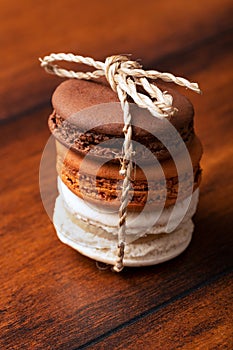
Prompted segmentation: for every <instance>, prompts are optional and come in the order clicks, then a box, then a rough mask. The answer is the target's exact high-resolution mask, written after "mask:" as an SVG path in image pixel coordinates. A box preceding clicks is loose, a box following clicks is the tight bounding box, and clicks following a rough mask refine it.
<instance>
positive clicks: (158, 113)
mask: <svg viewBox="0 0 233 350" xmlns="http://www.w3.org/2000/svg"><path fill="white" fill-rule="evenodd" d="M58 61H66V62H76V63H81V64H86V65H88V66H92V67H94V68H95V69H96V70H94V71H93V72H75V71H72V70H66V69H64V68H61V67H59V66H58V65H57V64H54V62H58ZM40 62H41V67H43V68H44V69H45V70H46V71H47V72H48V73H50V74H55V75H58V76H60V77H66V78H76V79H97V78H99V77H101V76H105V77H106V79H107V81H108V82H109V84H110V86H111V88H112V90H113V91H115V92H116V93H117V95H118V98H119V100H120V103H121V107H122V110H123V117H124V128H123V132H124V136H125V140H124V144H123V154H122V158H121V168H120V170H119V172H120V175H122V176H123V177H124V180H123V184H122V191H121V205H120V209H119V223H118V227H119V231H118V249H117V260H116V264H115V266H114V271H116V272H120V271H121V270H122V269H123V267H124V264H123V258H124V248H125V236H126V218H127V206H128V203H129V191H130V184H131V172H132V169H133V155H134V151H133V145H132V126H131V114H130V110H129V102H128V97H131V98H132V100H133V101H134V102H135V103H136V104H137V105H138V106H139V107H142V108H146V109H148V110H149V111H150V113H151V114H152V115H153V116H155V117H157V118H160V119H162V118H166V117H168V116H170V115H173V114H174V113H176V111H177V110H176V108H174V107H173V106H172V102H173V100H172V96H171V95H169V94H168V93H167V92H166V91H161V90H160V89H159V87H157V86H156V85H155V80H157V79H161V80H163V81H165V82H173V83H175V84H177V85H180V86H184V87H186V88H187V89H190V90H193V91H195V92H197V93H200V92H201V90H200V89H199V86H198V84H197V83H191V82H189V81H188V80H187V79H185V78H182V77H176V76H174V75H173V74H171V73H162V72H159V71H156V70H149V71H145V70H143V69H142V66H141V65H140V64H139V63H138V62H137V61H131V60H129V58H128V56H123V55H113V56H110V57H107V58H106V60H105V62H101V61H95V60H94V59H93V58H91V57H83V56H78V55H74V54H72V53H69V54H64V53H58V54H54V53H52V54H50V55H49V56H45V57H44V58H43V59H40ZM139 87H140V88H141V89H140V91H139V89H138V88H139ZM141 90H142V91H143V92H141Z"/></svg>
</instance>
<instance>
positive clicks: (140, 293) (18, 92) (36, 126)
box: [0, 0, 233, 350]
mask: <svg viewBox="0 0 233 350" xmlns="http://www.w3.org/2000/svg"><path fill="white" fill-rule="evenodd" d="M232 7H233V6H232V1H230V0H202V1H198V0H197V1H185V0H173V1H171V0H167V1H164V0H154V1H150V0H146V1H131V0H129V1H123V0H118V1H117V2H110V1H107V0H102V1H99V2H97V1H77V0H69V1H62V0H57V1H49V0H46V1H45V0H40V1H37V2H36V1H35V2H34V1H32V0H31V1H30V0H28V1H27V0H22V1H19V2H16V1H9V0H8V1H6V0H2V1H1V14H0V16H1V18H0V28H1V44H0V47H1V66H0V77H1V85H0V119H1V122H0V123H1V124H0V144H1V147H0V157H1V158H0V159H1V167H0V184H1V190H0V191H1V192H0V211H1V220H0V240H1V241H0V253H1V254H0V349H17V350H18V349H20V350H21V349H30V350H31V349H53V350H54V349H59V350H62V349H64V350H67V349H69V350H71V349H86V348H88V349H161V350H163V349H232V348H233V343H232V327H233V324H232V314H233V309H232V292H233V291H232V285H233V283H232V260H233V259H232V256H233V254H232V231H233V229H232V227H233V225H232V217H233V209H232V208H233V195H232V193H233V185H232V183H233V182H232V178H233V164H232V159H233V146H232V130H233V127H232V105H233V102H232V101H233V98H232V94H233V89H232V81H233V69H232V61H233V60H232V58H233V55H232V51H233V50H232V48H233V45H232V44H233V40H232V39H233V32H232V17H233V16H232V15H233V11H232V10H233V8H232ZM51 52H73V53H77V54H82V55H88V56H93V57H94V58H95V59H99V60H102V59H104V58H105V57H106V56H107V55H111V54H115V53H131V54H132V57H133V58H134V59H137V58H141V59H142V63H143V65H144V67H145V68H154V69H158V70H161V71H171V72H173V73H174V74H176V75H180V76H185V77H187V78H188V79H190V80H192V81H198V82H199V84H200V86H201V88H202V90H203V95H202V96H198V95H196V94H194V93H189V92H187V95H188V96H189V98H190V99H191V100H192V102H193V104H194V105H195V110H196V117H195V128H196V132H197V134H198V135H199V136H200V138H201V140H202V143H203V146H204V156H203V159H202V168H203V181H202V184H201V196H200V203H199V207H198V212H197V214H196V215H195V218H194V221H195V225H196V227H195V234H194V237H193V240H192V243H191V245H190V247H189V248H188V249H187V250H186V251H185V252H184V253H183V254H182V255H181V256H179V257H178V258H176V259H174V260H172V261H170V262H167V263H164V264H161V265H158V266H152V267H147V268H138V269H136V268H125V270H124V271H123V272H122V273H121V274H114V273H112V272H111V271H109V270H107V271H99V270H98V269H97V268H96V267H95V263H94V262H93V261H91V260H89V259H88V258H85V257H83V256H81V255H79V254H78V253H77V252H75V251H74V250H72V249H71V248H69V247H67V246H65V245H63V244H61V243H60V242H59V241H58V239H57V237H56V234H55V232H54V229H53V226H52V224H51V222H50V220H49V218H48V216H47V214H46V212H45V210H44V208H43V205H42V202H41V198H40V190H39V164H40V159H41V155H42V152H43V149H44V147H45V144H46V142H47V140H48V138H49V132H48V129H47V125H46V120H47V117H48V115H49V113H50V111H51V106H50V98H51V94H52V92H53V90H54V88H55V87H56V86H57V85H58V84H59V83H60V81H61V80H60V79H59V78H57V77H52V76H49V75H47V74H46V73H45V72H44V71H43V70H42V69H41V68H40V67H39V62H38V57H43V56H44V55H46V54H49V53H51ZM47 186H48V188H51V196H52V189H53V187H54V176H53V173H52V172H51V176H48V178H47Z"/></svg>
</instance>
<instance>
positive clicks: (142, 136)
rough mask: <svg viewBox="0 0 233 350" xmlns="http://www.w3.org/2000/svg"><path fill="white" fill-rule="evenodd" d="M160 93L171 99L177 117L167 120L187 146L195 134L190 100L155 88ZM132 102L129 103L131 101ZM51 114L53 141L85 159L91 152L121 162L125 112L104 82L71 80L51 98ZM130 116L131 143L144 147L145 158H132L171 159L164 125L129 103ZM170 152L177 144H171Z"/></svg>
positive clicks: (142, 156)
mask: <svg viewBox="0 0 233 350" xmlns="http://www.w3.org/2000/svg"><path fill="white" fill-rule="evenodd" d="M159 87H160V89H161V90H163V91H165V90H166V91H167V92H168V93H169V94H171V95H172V97H173V106H174V107H175V108H176V109H177V113H175V114H174V115H173V116H171V117H168V118H167V120H169V122H170V123H171V124H172V125H173V126H174V127H175V129H176V130H177V131H178V132H179V134H180V135H181V137H182V139H183V140H184V142H185V143H186V145H188V144H189V143H190V142H191V141H192V139H193V135H194V131H193V116H194V111H193V106H192V104H191V103H190V101H189V100H188V99H187V98H186V97H185V96H183V95H181V94H180V93H179V92H177V91H175V90H173V89H171V88H170V87H167V86H164V85H163V84H159ZM129 102H130V100H129ZM52 104H53V107H54V112H53V114H52V115H51V116H50V118H49V128H50V130H51V132H52V133H53V134H54V136H55V137H56V138H57V139H58V140H59V141H60V142H61V143H63V144H64V145H66V146H67V147H69V148H71V149H72V150H74V151H75V152H79V153H81V154H83V155H85V154H87V153H88V152H89V151H90V150H92V149H93V156H95V157H99V158H105V159H106V160H113V159H114V154H115V155H116V158H117V157H119V154H120V151H121V148H122V143H123V140H124V134H123V131H122V130H123V127H124V123H123V112H122V109H121V105H120V103H119V99H118V96H117V94H116V93H115V92H114V91H112V90H111V88H110V87H109V85H108V84H107V82H106V81H105V80H103V79H102V80H101V81H85V80H76V79H70V80H67V81H65V82H63V83H62V84H60V85H59V86H58V87H57V89H56V90H55V92H54V94H53V97H52ZM130 112H131V115H132V125H133V136H132V138H133V140H135V141H137V142H138V143H141V144H143V145H144V146H145V147H146V148H148V150H149V152H148V154H147V153H146V154H143V155H142V154H141V153H140V150H139V151H138V152H137V149H136V157H139V158H145V160H147V159H149V158H150V156H151V155H150V152H152V153H153V154H154V155H155V156H156V157H157V158H158V159H159V160H162V159H166V158H168V157H169V152H168V151H167V149H166V147H165V146H164V144H165V145H166V142H165V143H164V142H161V141H160V135H162V138H163V139H164V138H167V140H170V139H171V138H169V130H168V129H167V125H166V124H164V123H163V121H161V120H160V119H158V118H156V117H153V116H152V115H151V114H150V112H149V111H147V110H146V109H142V108H139V107H137V106H136V105H135V104H133V103H130ZM109 140H110V141H112V140H113V145H110V147H109V148H108V147H107V146H106V147H107V148H106V147H101V143H102V142H105V141H109ZM172 146H173V147H174V148H176V147H177V145H176V144H174V145H172Z"/></svg>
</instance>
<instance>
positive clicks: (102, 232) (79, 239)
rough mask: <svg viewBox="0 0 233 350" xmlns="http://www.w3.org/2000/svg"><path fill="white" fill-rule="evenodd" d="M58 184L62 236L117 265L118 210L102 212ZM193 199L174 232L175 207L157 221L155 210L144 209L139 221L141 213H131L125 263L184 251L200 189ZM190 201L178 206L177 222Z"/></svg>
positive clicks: (154, 260)
mask: <svg viewBox="0 0 233 350" xmlns="http://www.w3.org/2000/svg"><path fill="white" fill-rule="evenodd" d="M58 188H59V192H60V195H59V197H58V198H57V200H56V205H55V210H54V217H53V221H54V226H55V228H56V231H57V235H58V237H59V238H60V240H61V241H62V242H64V243H66V244H68V245H69V246H71V247H73V248H74V249H76V250H77V251H79V252H80V253H81V254H83V255H86V256H88V257H90V258H92V259H95V260H97V261H101V262H105V263H107V264H112V265H113V264H114V263H115V261H116V253H117V222H118V213H112V212H109V213H107V212H101V211H100V210H98V208H95V207H94V208H93V207H90V206H89V205H88V204H87V203H85V202H84V201H83V200H82V199H80V198H78V197H77V196H76V195H74V194H73V193H72V192H71V191H70V190H69V189H68V188H67V187H66V185H64V184H63V183H62V181H61V180H60V179H58ZM189 202H190V204H189V208H188V210H187V211H186V213H185V215H183V216H184V217H183V220H182V222H181V223H180V224H179V225H178V226H177V227H176V228H175V230H174V231H173V232H172V233H166V226H167V220H168V218H169V217H170V215H171V211H172V208H168V209H164V210H163V212H162V215H161V216H160V217H159V218H158V220H157V221H156V220H155V219H154V215H153V213H143V215H141V216H140V224H139V221H137V216H138V214H135V215H134V214H131V216H130V217H129V224H128V227H127V239H126V242H127V244H126V248H125V257H124V265H125V266H144V265H154V264H158V263H161V262H163V261H166V260H169V259H171V258H174V257H175V256H177V255H179V254H180V253H181V252H182V251H184V250H185V249H186V247H187V246H188V244H189V243H190V241H191V237H192V232H193V223H192V220H191V217H192V215H193V214H194V213H195V210H196V206H197V202H198V190H197V191H195V192H194V194H193V196H192V198H191V201H189ZM186 204H187V203H186V202H185V201H183V202H182V203H180V205H179V206H178V207H177V211H176V217H175V218H174V221H173V223H174V225H175V223H176V220H177V219H178V221H179V220H180V218H181V215H182V213H183V212H184V209H185V205H186ZM155 221H156V222H155ZM154 222H155V224H154ZM174 227H175V226H174Z"/></svg>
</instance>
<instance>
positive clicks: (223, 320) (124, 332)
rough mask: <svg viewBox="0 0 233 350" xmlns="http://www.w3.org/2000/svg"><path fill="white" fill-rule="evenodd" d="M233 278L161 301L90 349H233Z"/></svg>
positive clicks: (92, 345) (229, 277)
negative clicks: (168, 300) (164, 301)
mask: <svg viewBox="0 0 233 350" xmlns="http://www.w3.org/2000/svg"><path fill="white" fill-rule="evenodd" d="M232 277H233V274H229V275H228V276H227V277H226V276H223V278H221V279H220V280H217V281H214V282H212V283H210V284H209V285H207V286H206V285H205V286H201V288H200V286H198V288H197V289H196V290H195V291H193V292H192V293H189V292H188V293H185V294H184V295H181V296H179V298H178V299H174V300H171V301H170V303H164V304H160V305H158V306H157V307H156V308H154V309H150V312H145V313H144V314H141V315H139V316H138V318H137V319H133V320H130V321H129V322H128V323H127V325H125V327H119V328H120V329H117V331H116V330H113V331H112V332H111V334H109V335H108V336H107V335H106V337H105V338H104V340H103V341H101V340H100V339H96V342H95V343H94V342H93V343H92V344H90V345H89V346H88V349H95V350H98V349H135V344H137V345H136V346H137V349H138V350H142V349H158V350H164V349H185V350H193V349H231V348H232V346H233V340H232V313H233V298H232V288H233V282H232ZM223 290H224V293H223ZM216 313H218V315H219V317H218V319H216V317H215V315H216ZM171 314H172V317H171ZM99 340H100V341H99ZM207 344H208V345H207ZM83 348H85V347H83Z"/></svg>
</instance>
